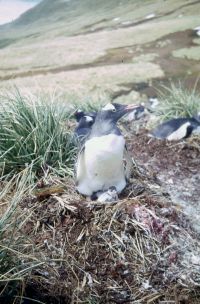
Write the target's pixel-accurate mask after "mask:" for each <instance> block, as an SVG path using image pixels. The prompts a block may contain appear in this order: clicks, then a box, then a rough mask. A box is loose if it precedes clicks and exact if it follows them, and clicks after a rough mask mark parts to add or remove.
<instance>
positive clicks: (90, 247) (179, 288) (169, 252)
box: [20, 171, 200, 303]
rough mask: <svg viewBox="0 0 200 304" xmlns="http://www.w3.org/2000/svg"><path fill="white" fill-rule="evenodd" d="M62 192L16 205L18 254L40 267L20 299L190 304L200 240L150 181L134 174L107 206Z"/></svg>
mask: <svg viewBox="0 0 200 304" xmlns="http://www.w3.org/2000/svg"><path fill="white" fill-rule="evenodd" d="M68 185H69V186H68V190H67V191H65V192H64V193H62V194H52V193H51V194H47V193H46V190H45V191H44V193H45V195H41V193H42V192H41V193H40V195H38V196H37V197H36V196H33V197H27V198H25V199H24V200H23V201H22V202H21V204H20V208H21V209H22V210H24V211H25V216H26V220H25V222H24V224H23V226H22V227H21V229H22V231H23V233H24V234H25V235H26V236H27V242H26V244H25V246H24V254H26V255H28V254H30V248H34V256H35V257H37V259H38V260H39V261H41V265H39V266H38V267H37V268H34V270H32V272H31V275H30V276H29V277H28V278H27V281H26V290H25V296H26V297H30V298H35V295H37V300H40V301H43V302H44V303H168V302H165V301H172V302H169V303H195V299H197V298H198V290H199V289H198V288H199V286H200V258H199V257H200V246H199V239H198V236H197V234H196V233H195V231H193V230H192V228H191V227H190V223H189V221H188V219H187V218H186V216H185V215H184V214H183V213H182V212H181V211H180V210H179V209H177V208H176V207H174V206H173V205H172V204H171V201H170V199H169V196H168V195H167V193H165V192H163V191H162V188H161V187H160V186H159V185H158V184H156V183H155V180H154V177H150V176H145V175H144V172H143V173H142V172H141V171H140V172H139V174H137V178H136V177H134V178H133V179H132V182H131V184H130V185H129V187H128V188H127V189H126V193H124V194H123V196H122V197H121V199H120V201H119V202H117V203H116V204H115V205H109V206H108V205H99V204H97V203H95V202H91V201H86V200H85V199H83V198H80V196H79V195H77V194H76V193H75V192H74V190H73V189H74V187H73V184H70V183H69V182H68ZM41 191H42V189H41ZM124 197H126V198H124ZM127 197H128V198H127ZM32 254H33V253H32ZM199 292H200V290H199ZM199 296H200V295H199ZM192 299H193V300H194V301H193V300H192ZM173 301H174V302H173ZM190 301H191V302H190ZM197 301H198V300H197ZM196 303H198V302H196Z"/></svg>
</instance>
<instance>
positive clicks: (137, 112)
mask: <svg viewBox="0 0 200 304" xmlns="http://www.w3.org/2000/svg"><path fill="white" fill-rule="evenodd" d="M144 115H145V107H144V106H142V105H141V106H138V107H137V108H136V109H134V110H133V111H131V112H130V113H128V114H127V115H125V117H124V120H126V121H133V120H138V119H140V118H141V117H143V116H144Z"/></svg>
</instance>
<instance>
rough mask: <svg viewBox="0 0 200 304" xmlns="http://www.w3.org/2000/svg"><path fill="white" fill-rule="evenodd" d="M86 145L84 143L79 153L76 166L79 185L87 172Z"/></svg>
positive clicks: (75, 171) (76, 180)
mask: <svg viewBox="0 0 200 304" xmlns="http://www.w3.org/2000/svg"><path fill="white" fill-rule="evenodd" d="M84 152H85V146H84V145H83V146H82V148H81V150H80V151H79V153H78V156H77V160H76V162H75V166H74V175H75V183H76V186H78V184H79V182H80V181H81V180H82V178H83V176H84V173H85V153H84Z"/></svg>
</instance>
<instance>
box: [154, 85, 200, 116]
mask: <svg viewBox="0 0 200 304" xmlns="http://www.w3.org/2000/svg"><path fill="white" fill-rule="evenodd" d="M159 99H160V104H159V105H158V107H157V108H156V114H157V115H158V116H159V118H160V119H161V120H162V121H165V120H168V119H171V118H176V117H191V116H194V115H197V114H198V112H200V94H199V93H198V92H197V91H196V84H195V86H194V88H193V90H188V89H186V88H184V85H183V84H181V83H179V84H174V83H171V86H170V87H166V86H163V90H162V91H159Z"/></svg>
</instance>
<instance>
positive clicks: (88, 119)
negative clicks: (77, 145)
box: [74, 110, 96, 142]
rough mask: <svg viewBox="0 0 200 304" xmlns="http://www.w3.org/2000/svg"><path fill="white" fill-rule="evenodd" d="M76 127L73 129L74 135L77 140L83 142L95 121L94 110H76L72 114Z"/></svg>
mask: <svg viewBox="0 0 200 304" xmlns="http://www.w3.org/2000/svg"><path fill="white" fill-rule="evenodd" d="M74 117H75V119H76V121H77V122H78V125H77V127H76V128H75V130H74V137H75V140H76V141H77V142H83V141H84V139H85V137H86V136H87V135H88V134H89V132H90V130H91V127H92V125H93V123H94V121H95V117H96V112H84V111H82V110H77V111H76V112H75V114H74Z"/></svg>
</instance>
